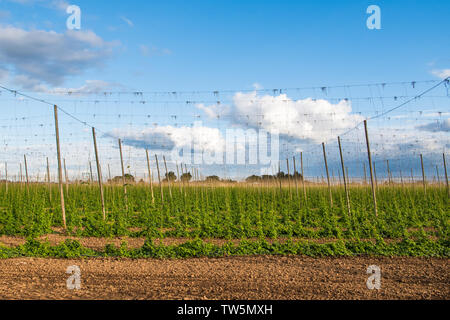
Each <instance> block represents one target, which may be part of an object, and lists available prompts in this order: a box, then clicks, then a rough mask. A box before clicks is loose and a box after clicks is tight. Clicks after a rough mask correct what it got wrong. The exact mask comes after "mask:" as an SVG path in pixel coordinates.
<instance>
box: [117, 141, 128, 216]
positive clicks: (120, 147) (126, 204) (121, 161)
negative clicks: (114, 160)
mask: <svg viewBox="0 0 450 320" xmlns="http://www.w3.org/2000/svg"><path fill="white" fill-rule="evenodd" d="M119 152H120V166H121V168H122V186H123V196H124V198H125V209H126V210H127V211H128V194H127V183H126V180H125V167H124V165H123V154H122V140H120V139H119Z"/></svg>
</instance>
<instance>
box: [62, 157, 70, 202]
mask: <svg viewBox="0 0 450 320" xmlns="http://www.w3.org/2000/svg"><path fill="white" fill-rule="evenodd" d="M63 162H64V176H65V179H64V181H65V184H66V194H68V193H69V175H68V174H67V167H66V159H63Z"/></svg>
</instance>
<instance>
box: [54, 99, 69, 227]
mask: <svg viewBox="0 0 450 320" xmlns="http://www.w3.org/2000/svg"><path fill="white" fill-rule="evenodd" d="M54 114H55V133H56V153H57V156H58V182H59V194H60V197H61V211H62V218H63V225H64V229H67V226H66V206H65V205H64V191H63V182H62V179H63V176H62V165H61V147H60V145H59V126H58V107H57V106H56V105H54Z"/></svg>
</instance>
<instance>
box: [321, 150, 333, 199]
mask: <svg viewBox="0 0 450 320" xmlns="http://www.w3.org/2000/svg"><path fill="white" fill-rule="evenodd" d="M322 149H323V160H324V162H325V170H326V172H327V182H328V193H329V197H330V207H333V195H332V194H331V185H330V174H329V173H328V163H327V153H326V152H325V143H324V142H322Z"/></svg>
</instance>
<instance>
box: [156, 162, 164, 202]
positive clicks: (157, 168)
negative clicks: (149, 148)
mask: <svg viewBox="0 0 450 320" xmlns="http://www.w3.org/2000/svg"><path fill="white" fill-rule="evenodd" d="M155 159H156V170H157V171H158V182H159V190H160V192H161V203H162V205H164V195H163V187H162V184H161V173H160V172H159V162H158V156H157V155H156V154H155Z"/></svg>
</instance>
